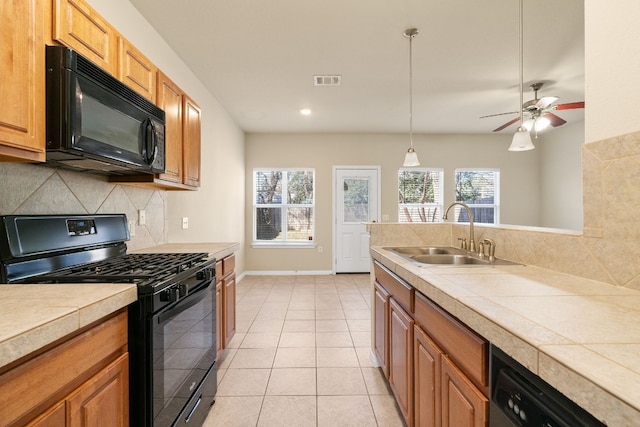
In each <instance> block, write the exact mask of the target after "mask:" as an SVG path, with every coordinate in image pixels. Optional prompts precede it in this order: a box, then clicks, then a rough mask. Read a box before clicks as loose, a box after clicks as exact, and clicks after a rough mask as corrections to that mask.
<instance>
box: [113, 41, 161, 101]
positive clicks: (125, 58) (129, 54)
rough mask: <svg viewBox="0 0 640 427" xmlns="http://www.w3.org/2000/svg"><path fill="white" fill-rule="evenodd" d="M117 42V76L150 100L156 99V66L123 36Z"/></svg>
mask: <svg viewBox="0 0 640 427" xmlns="http://www.w3.org/2000/svg"><path fill="white" fill-rule="evenodd" d="M119 39H120V43H119V44H118V49H119V54H118V63H119V66H118V78H119V79H120V81H121V82H123V83H124V84H126V85H128V86H129V87H131V88H132V89H133V90H135V91H136V92H138V93H139V94H140V95H142V96H144V97H145V98H147V99H148V100H150V101H151V102H155V100H156V79H157V77H156V75H157V73H158V68H157V67H156V66H155V65H154V64H153V62H151V61H150V60H149V59H148V58H147V57H146V56H144V55H143V54H142V52H140V51H139V50H138V49H136V47H135V46H134V45H132V44H131V43H129V41H128V40H127V39H125V38H124V37H122V36H121V37H120V38H119Z"/></svg>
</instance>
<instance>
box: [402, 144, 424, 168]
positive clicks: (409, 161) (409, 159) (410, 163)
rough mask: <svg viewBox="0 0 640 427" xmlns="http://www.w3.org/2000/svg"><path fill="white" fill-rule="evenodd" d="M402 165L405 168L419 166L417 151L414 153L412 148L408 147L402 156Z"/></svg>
mask: <svg viewBox="0 0 640 427" xmlns="http://www.w3.org/2000/svg"><path fill="white" fill-rule="evenodd" d="M402 166H404V167H406V168H412V167H416V166H420V161H419V160H418V153H416V152H415V150H414V149H413V148H409V149H408V150H407V154H405V156H404V163H403V164H402Z"/></svg>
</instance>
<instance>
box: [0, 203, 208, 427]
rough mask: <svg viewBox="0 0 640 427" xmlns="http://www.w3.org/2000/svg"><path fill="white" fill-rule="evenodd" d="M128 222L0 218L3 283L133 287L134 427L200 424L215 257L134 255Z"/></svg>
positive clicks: (116, 218) (109, 217)
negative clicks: (129, 246)
mask: <svg viewBox="0 0 640 427" xmlns="http://www.w3.org/2000/svg"><path fill="white" fill-rule="evenodd" d="M127 224H128V223H127V218H126V215H124V214H105V215H7V216H2V217H0V283H9V284H21V283H24V284H28V283H114V282H127V283H135V284H136V285H137V288H138V300H137V301H136V302H134V303H132V304H131V305H130V306H129V353H130V368H129V372H130V375H129V377H130V378H129V387H130V393H129V396H130V414H131V425H132V426H154V425H155V426H162V427H164V426H179V425H196V426H198V425H201V424H202V422H203V421H204V419H205V417H206V415H207V413H208V410H209V406H210V405H212V404H213V401H214V396H215V392H216V374H215V358H216V336H215V334H216V325H215V322H216V312H215V310H216V301H215V298H216V292H215V262H216V260H215V258H213V257H210V256H209V255H208V254H206V253H159V254H156V253H154V254H128V253H127V247H126V243H125V242H126V241H128V240H129V237H130V236H129V230H128V225H127Z"/></svg>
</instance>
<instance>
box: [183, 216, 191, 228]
mask: <svg viewBox="0 0 640 427" xmlns="http://www.w3.org/2000/svg"><path fill="white" fill-rule="evenodd" d="M188 228H189V217H186V216H183V217H182V229H183V230H186V229H188Z"/></svg>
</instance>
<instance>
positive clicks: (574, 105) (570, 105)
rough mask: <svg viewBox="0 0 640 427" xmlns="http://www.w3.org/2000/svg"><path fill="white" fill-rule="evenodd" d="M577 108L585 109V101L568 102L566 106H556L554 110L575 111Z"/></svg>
mask: <svg viewBox="0 0 640 427" xmlns="http://www.w3.org/2000/svg"><path fill="white" fill-rule="evenodd" d="M575 108H584V101H581V102H567V103H566V104H559V105H556V106H555V108H554V110H573V109H575Z"/></svg>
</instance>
